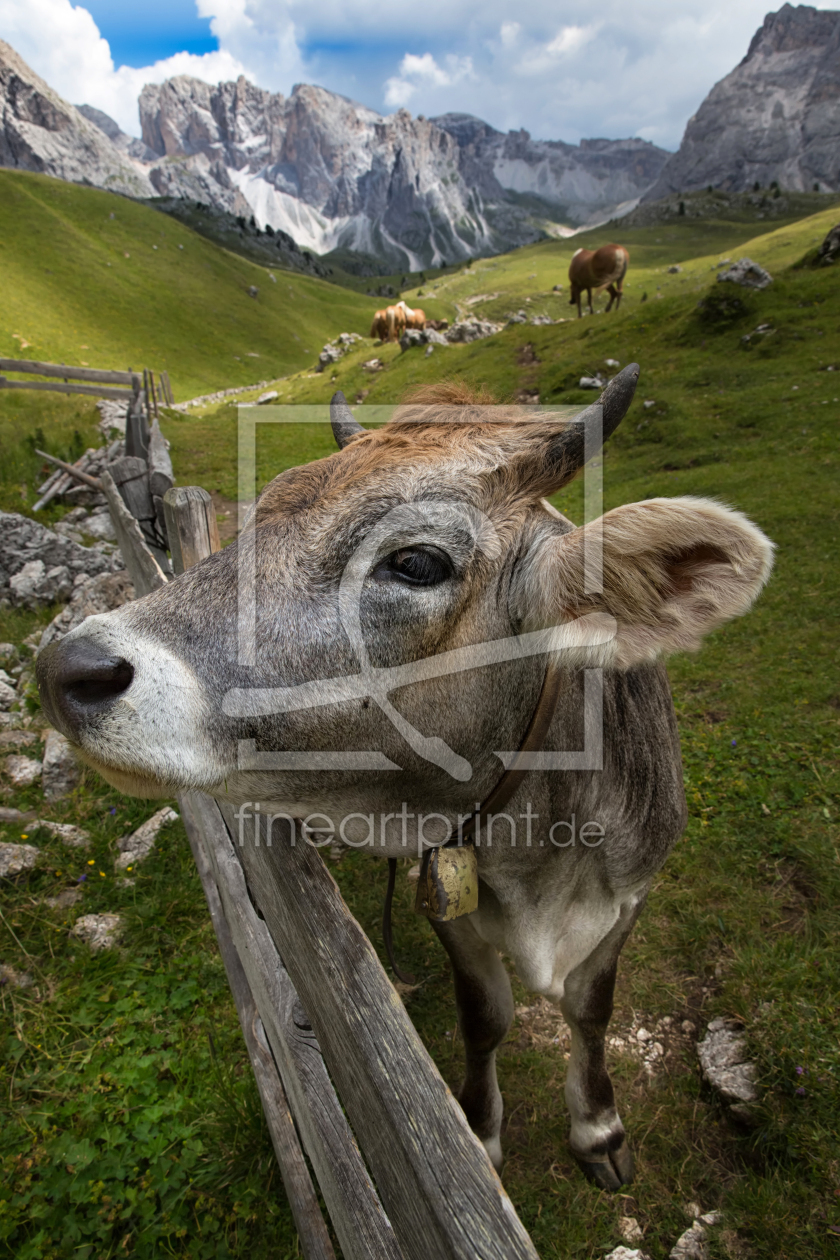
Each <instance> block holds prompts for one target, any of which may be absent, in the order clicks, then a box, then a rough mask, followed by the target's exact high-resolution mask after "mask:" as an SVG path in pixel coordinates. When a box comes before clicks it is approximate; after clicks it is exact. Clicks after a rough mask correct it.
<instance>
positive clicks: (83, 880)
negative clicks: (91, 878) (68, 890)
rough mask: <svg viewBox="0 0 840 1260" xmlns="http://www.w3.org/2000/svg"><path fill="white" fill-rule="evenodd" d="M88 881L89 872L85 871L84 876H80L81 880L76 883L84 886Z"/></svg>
mask: <svg viewBox="0 0 840 1260" xmlns="http://www.w3.org/2000/svg"><path fill="white" fill-rule="evenodd" d="M86 879H87V871H85V873H84V875H80V876H79V878H78V879H77V880H76V883H77V884H83V883H84V882H85V880H86Z"/></svg>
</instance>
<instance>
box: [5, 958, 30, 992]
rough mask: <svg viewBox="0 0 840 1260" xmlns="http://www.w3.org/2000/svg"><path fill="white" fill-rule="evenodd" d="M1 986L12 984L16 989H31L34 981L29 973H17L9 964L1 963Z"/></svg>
mask: <svg viewBox="0 0 840 1260" xmlns="http://www.w3.org/2000/svg"><path fill="white" fill-rule="evenodd" d="M0 984H11V985H13V986H14V987H15V988H16V989H30V988H31V987H32V985H33V984H34V981H33V979H32V977H31V976H30V974H29V972H28V971H16V970H15V968H14V967H11V966H10V965H9V964H8V963H0Z"/></svg>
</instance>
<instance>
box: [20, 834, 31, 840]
mask: <svg viewBox="0 0 840 1260" xmlns="http://www.w3.org/2000/svg"><path fill="white" fill-rule="evenodd" d="M28 839H29V834H28V833H26V834H25V835H22V836H21V840H28Z"/></svg>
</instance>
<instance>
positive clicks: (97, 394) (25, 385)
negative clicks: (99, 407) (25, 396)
mask: <svg viewBox="0 0 840 1260" xmlns="http://www.w3.org/2000/svg"><path fill="white" fill-rule="evenodd" d="M0 389H46V390H50V391H52V392H53V393H55V394H90V395H92V397H94V398H117V399H121V398H124V399H126V400H130V399H132V398H133V397H134V395H133V393H132V392H131V390H130V389H109V388H108V387H107V386H106V385H103V386H102V387H101V388H95V387H94V386H92V385H64V384H61V385H53V384H50V382H49V381H10V380H9V379H8V377H6V376H0Z"/></svg>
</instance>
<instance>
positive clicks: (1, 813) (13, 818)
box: [0, 805, 35, 823]
mask: <svg viewBox="0 0 840 1260" xmlns="http://www.w3.org/2000/svg"><path fill="white" fill-rule="evenodd" d="M34 818H35V815H34V814H33V813H32V811H31V810H23V809H10V808H9V806H8V805H3V806H0V823H28V822H32V821H33V819H34Z"/></svg>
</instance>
